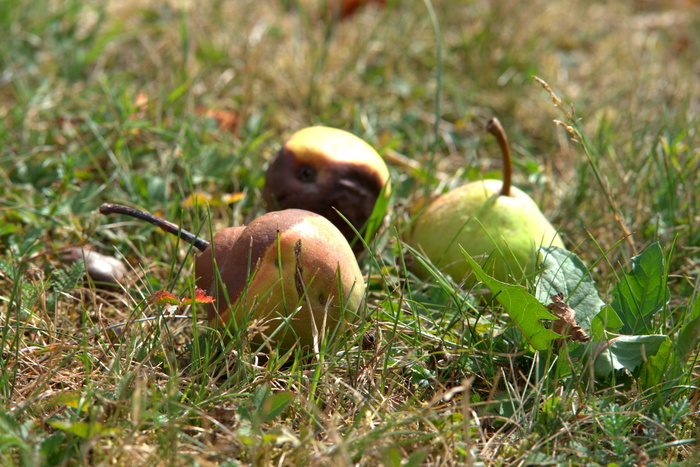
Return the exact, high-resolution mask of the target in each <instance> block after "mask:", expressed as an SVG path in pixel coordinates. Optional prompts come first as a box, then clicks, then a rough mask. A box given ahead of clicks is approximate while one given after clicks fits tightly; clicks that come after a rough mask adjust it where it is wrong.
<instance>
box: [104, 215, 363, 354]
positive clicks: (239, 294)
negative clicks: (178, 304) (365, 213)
mask: <svg viewBox="0 0 700 467" xmlns="http://www.w3.org/2000/svg"><path fill="white" fill-rule="evenodd" d="M133 211H136V210H133V209H132V208H129V207H127V206H120V205H113V204H107V205H103V206H102V207H101V208H100V212H102V213H104V214H109V213H121V214H127V215H132V216H134V217H139V218H141V219H144V220H147V221H148V222H151V223H153V224H155V225H158V226H159V227H161V228H163V229H164V230H166V231H168V232H171V233H174V234H176V235H179V236H180V237H181V238H183V239H184V240H186V241H188V242H190V243H192V244H193V245H194V246H196V247H197V248H198V249H199V250H201V251H202V253H200V254H199V255H198V257H197V259H196V260H195V276H196V284H197V286H198V287H200V288H201V289H203V290H204V291H205V292H207V294H208V295H212V296H214V297H215V298H216V301H215V302H214V303H213V304H208V305H207V307H208V309H207V312H208V320H209V324H210V325H211V326H214V327H219V326H228V327H229V329H231V330H235V329H239V332H245V329H240V328H241V326H243V323H255V324H256V329H258V330H260V332H261V333H262V334H259V335H257V336H253V337H254V339H255V340H256V341H258V342H260V341H263V340H264V341H267V342H269V344H270V345H271V346H275V347H279V348H283V349H290V348H292V347H293V346H294V345H295V344H298V345H299V346H301V347H307V348H309V349H315V348H316V347H315V346H314V343H315V336H318V337H319V339H321V338H322V337H323V336H324V335H327V336H329V337H332V336H333V335H334V333H336V335H337V333H338V332H341V331H342V329H344V325H345V323H346V322H353V321H355V320H356V319H357V317H358V314H359V312H360V311H361V307H362V304H363V301H364V295H365V284H364V281H363V278H362V273H361V271H360V268H359V266H358V264H357V260H356V259H355V255H354V253H353V251H352V249H351V248H350V245H349V244H348V242H347V241H346V240H345V238H344V237H343V235H342V234H341V233H340V231H339V230H338V229H337V228H336V227H335V226H334V225H333V224H331V223H330V221H328V220H327V219H325V218H324V217H322V216H320V215H318V214H314V213H312V212H309V211H304V210H301V209H287V210H283V211H275V212H269V213H266V214H264V215H262V216H260V217H258V218H257V219H255V220H253V221H252V222H251V223H250V224H248V225H247V226H239V227H230V228H227V229H224V230H222V231H220V232H218V233H217V234H216V235H215V236H214V238H213V241H212V242H211V243H209V242H207V241H205V240H202V239H201V238H199V237H196V236H194V235H192V234H190V233H189V232H187V231H184V230H182V229H180V228H179V227H178V226H176V225H175V224H172V223H170V222H168V221H165V220H163V219H160V218H158V217H155V216H151V215H150V214H147V213H143V212H141V211H136V213H134V212H133ZM215 266H216V267H215ZM286 323H288V325H287V324H286ZM318 343H319V344H320V340H319V341H318Z"/></svg>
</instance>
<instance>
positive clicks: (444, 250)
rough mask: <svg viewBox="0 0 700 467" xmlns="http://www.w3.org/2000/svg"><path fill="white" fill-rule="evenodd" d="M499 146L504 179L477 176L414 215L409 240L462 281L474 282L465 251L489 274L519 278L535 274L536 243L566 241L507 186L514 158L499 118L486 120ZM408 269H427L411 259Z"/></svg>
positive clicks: (424, 273)
mask: <svg viewBox="0 0 700 467" xmlns="http://www.w3.org/2000/svg"><path fill="white" fill-rule="evenodd" d="M487 131H488V132H489V133H491V134H493V135H494V136H495V137H496V140H497V141H498V144H499V146H500V148H501V153H502V158H503V181H501V180H490V179H487V180H479V181H475V182H471V183H468V184H466V185H464V186H462V187H459V188H457V189H454V190H452V191H450V192H448V193H446V194H444V195H442V196H439V197H438V198H436V199H435V200H433V201H432V202H431V203H430V204H429V205H428V207H427V208H426V209H425V211H423V212H422V213H421V214H420V215H419V217H418V218H417V219H416V220H415V222H414V224H413V226H412V229H411V231H410V233H409V236H408V239H407V243H408V244H409V245H410V246H412V247H413V248H415V249H416V250H418V251H420V252H421V253H422V254H423V255H425V256H426V257H427V258H428V259H430V261H431V262H432V263H433V264H434V265H435V266H436V267H437V268H438V269H440V270H441V271H442V272H444V273H447V274H449V275H451V276H452V277H453V278H454V279H455V280H457V281H462V280H464V281H465V286H470V285H472V284H473V283H474V278H473V275H470V272H471V268H470V266H469V264H468V263H467V261H466V259H465V256H464V253H463V251H462V249H464V251H466V253H468V254H469V255H470V256H471V257H472V258H474V259H475V260H476V261H477V262H478V263H479V264H481V265H482V267H483V268H484V271H485V272H486V273H487V274H489V275H490V276H492V277H494V278H496V279H498V280H500V281H503V282H510V283H514V282H519V281H520V280H521V279H522V278H523V277H525V276H527V275H530V274H532V273H534V271H535V268H536V265H537V247H539V246H541V245H542V246H549V245H553V246H558V247H561V248H564V243H563V241H562V239H561V237H560V236H559V234H558V233H557V231H556V229H555V228H554V227H553V226H552V225H551V224H550V223H549V221H548V220H547V219H546V218H545V217H544V215H543V214H542V212H541V211H540V209H539V207H538V206H537V204H536V203H535V201H534V200H533V199H532V198H530V197H529V196H528V195H527V194H525V193H524V192H523V191H521V190H519V189H518V188H516V187H514V186H511V171H512V162H511V154H510V148H509V147H508V140H507V138H506V134H505V131H504V130H503V127H502V126H501V124H500V122H499V121H498V119H496V118H493V119H491V120H489V122H488V124H487ZM410 267H411V270H412V271H413V272H414V273H415V274H416V275H418V276H419V277H421V278H426V277H427V276H428V272H427V270H426V269H425V268H424V267H423V266H422V265H421V264H420V263H419V262H418V261H417V260H415V259H414V260H413V262H412V264H411V266H410Z"/></svg>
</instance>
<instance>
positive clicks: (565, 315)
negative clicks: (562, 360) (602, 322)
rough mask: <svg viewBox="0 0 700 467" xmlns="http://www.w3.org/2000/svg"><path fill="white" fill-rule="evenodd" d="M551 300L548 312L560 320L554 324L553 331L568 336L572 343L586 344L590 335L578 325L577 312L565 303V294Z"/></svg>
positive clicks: (554, 296) (557, 295) (555, 296)
mask: <svg viewBox="0 0 700 467" xmlns="http://www.w3.org/2000/svg"><path fill="white" fill-rule="evenodd" d="M551 300H552V303H550V304H549V305H547V310H549V311H551V312H552V314H553V315H555V316H556V317H557V318H559V319H557V320H556V321H554V322H553V323H552V331H554V332H556V333H557V334H560V335H562V336H567V335H568V337H569V340H572V341H578V342H586V341H587V340H588V334H586V332H585V331H584V330H583V329H581V326H579V325H578V323H576V312H575V311H574V309H573V308H571V307H569V305H567V304H566V302H564V294H563V293H558V294H556V295H552V297H551Z"/></svg>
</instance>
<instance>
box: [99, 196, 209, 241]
mask: <svg viewBox="0 0 700 467" xmlns="http://www.w3.org/2000/svg"><path fill="white" fill-rule="evenodd" d="M99 211H100V213H101V214H105V215H107V214H124V215H126V216H130V217H135V218H136V219H141V220H143V221H146V222H149V223H151V224H153V225H155V226H157V227H160V228H161V229H163V230H165V231H166V232H168V233H171V234H173V235H177V236H178V237H180V238H181V239H182V240H184V241H186V242H187V243H189V244H191V245H192V246H194V247H195V248H197V249H198V250H199V251H204V250H206V249H207V248H209V242H208V241H206V240H204V239H203V238H201V237H198V236H196V235H195V234H193V233H192V232H188V231H187V230H185V229H182V228H180V226H179V225H177V224H173V223H172V222H170V221H166V220H165V219H163V218H161V217H158V216H154V215H153V214H149V213H147V212H143V211H139V210H138V209H135V208H132V207H130V206H124V205H122V204H111V203H105V204H103V205H102V206H100V209H99Z"/></svg>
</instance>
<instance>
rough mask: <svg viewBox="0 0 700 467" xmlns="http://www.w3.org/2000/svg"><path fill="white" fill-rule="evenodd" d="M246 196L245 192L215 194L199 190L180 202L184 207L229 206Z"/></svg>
mask: <svg viewBox="0 0 700 467" xmlns="http://www.w3.org/2000/svg"><path fill="white" fill-rule="evenodd" d="M244 196H245V193H243V192H236V193H221V194H218V195H215V196H212V195H210V194H209V193H204V192H201V191H197V192H195V193H192V194H191V195H189V196H188V197H187V198H185V199H183V200H182V202H180V206H182V207H183V208H188V207H193V206H207V205H209V206H228V205H229V204H233V203H235V202H237V201H240V200H241V199H243V197H244Z"/></svg>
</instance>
